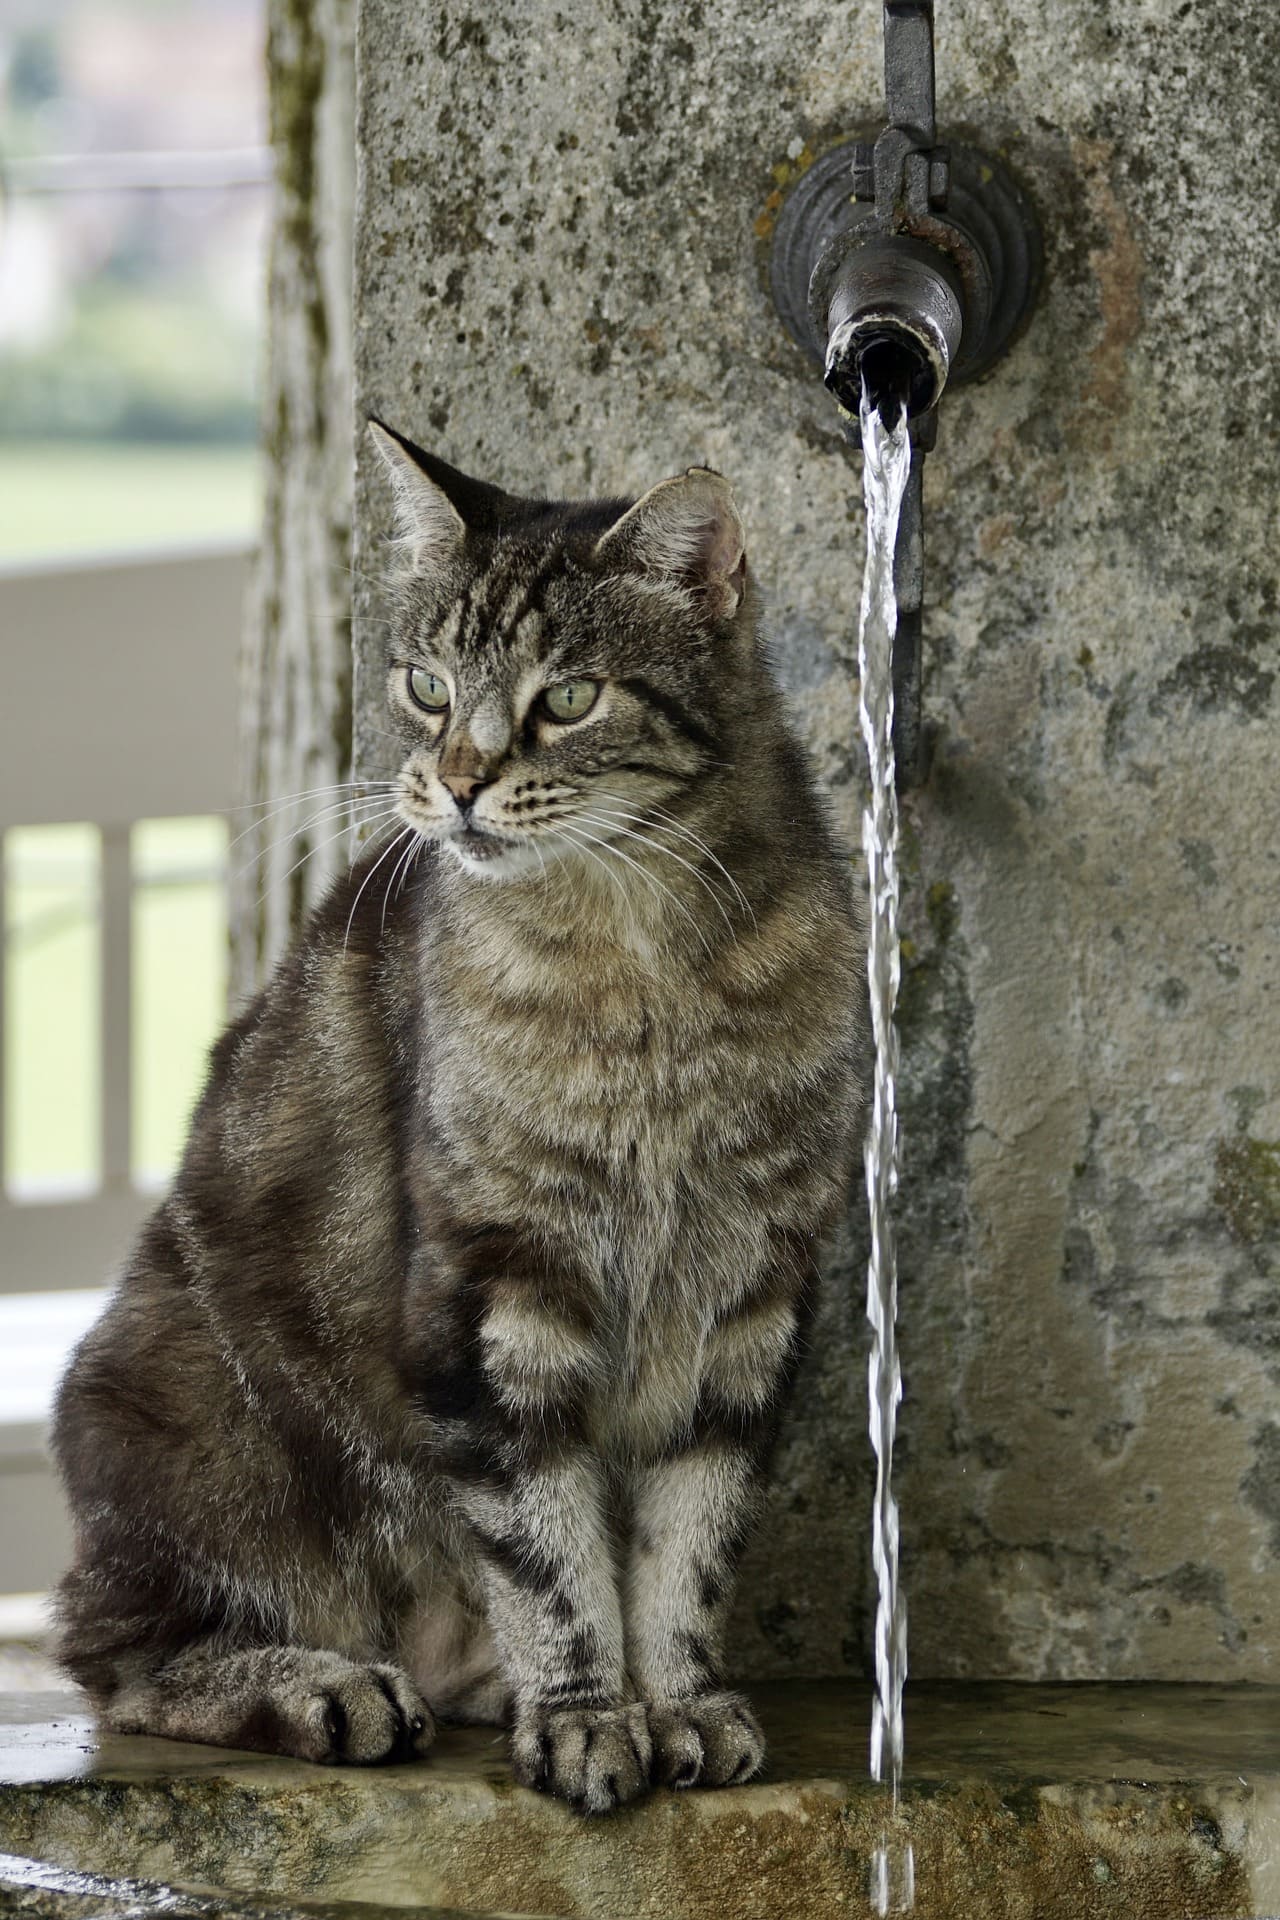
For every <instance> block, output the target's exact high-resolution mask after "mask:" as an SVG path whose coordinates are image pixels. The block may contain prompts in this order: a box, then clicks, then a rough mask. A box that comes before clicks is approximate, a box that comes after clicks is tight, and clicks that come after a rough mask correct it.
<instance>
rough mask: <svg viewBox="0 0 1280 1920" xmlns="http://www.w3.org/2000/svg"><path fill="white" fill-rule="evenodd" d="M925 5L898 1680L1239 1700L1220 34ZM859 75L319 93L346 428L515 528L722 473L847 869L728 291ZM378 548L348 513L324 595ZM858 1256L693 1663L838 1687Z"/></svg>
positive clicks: (1229, 233) (432, 38)
mask: <svg viewBox="0 0 1280 1920" xmlns="http://www.w3.org/2000/svg"><path fill="white" fill-rule="evenodd" d="M939 13H940V19H939V23H938V49H939V52H938V86H939V102H940V109H941V111H940V122H941V124H942V126H943V128H944V131H945V130H946V129H947V128H948V127H949V128H951V129H953V130H957V131H958V130H959V129H961V128H966V129H968V131H969V134H970V137H971V138H974V139H978V140H981V141H982V142H983V143H985V144H987V145H989V146H992V147H995V148H998V149H999V150H1000V151H1001V152H1002V153H1003V154H1005V155H1006V156H1007V158H1008V160H1009V162H1010V164H1011V165H1012V166H1013V167H1014V168H1015V170H1016V171H1017V172H1018V173H1019V174H1020V176H1021V177H1022V178H1023V180H1024V181H1025V183H1026V184H1027V186H1028V187H1029V189H1030V191H1031V193H1032V195H1033V197H1034V198H1035V200H1036V202H1037V203H1038V206H1039V208H1040V209H1041V212H1042V215H1043V219H1044V224H1045V230H1046V239H1047V251H1048V259H1047V283H1046V291H1045V297H1044V300H1043V303H1042V307H1041V310H1040V312H1039V313H1038V315H1037V317H1036V319H1035V321H1034V323H1033V325H1032V328H1031V330H1030V332H1029V333H1028V334H1027V336H1026V337H1025V339H1024V340H1023V341H1022V342H1021V343H1020V344H1019V345H1018V346H1017V348H1016V349H1015V351H1014V353H1013V355H1012V356H1011V358H1010V359H1009V360H1008V361H1007V362H1006V363H1005V364H1004V365H1003V366H1002V367H1001V368H1000V369H999V370H998V372H997V373H996V374H995V376H994V377H993V378H992V379H991V380H990V381H989V382H988V383H987V384H984V385H982V386H980V387H978V388H976V389H970V390H967V391H957V392H954V393H952V394H950V395H948V396H947V398H946V399H945V400H944V403H943V408H942V422H941V435H940V440H939V448H938V452H937V454H936V455H935V456H934V457H932V458H931V459H930V461H929V464H928V468H927V474H926V532H927V543H928V561H927V582H926V593H927V613H926V622H927V625H926V662H927V675H928V679H927V705H928V711H929V714H930V716H931V718H932V719H933V721H934V722H936V724H937V726H938V728H939V742H938V747H937V752H936V759H935V767H934V772H933V775H932V777H931V781H930V784H929V785H928V787H927V788H926V789H925V790H924V791H922V792H920V793H918V794H916V795H915V796H913V797H912V799H911V800H910V802H909V804H908V806H907V808H906V817H905V826H904V831H905V862H906V873H907V898H906V905H905V919H906V928H907V932H908V934H909V943H908V947H907V950H906V963H905V977H904V983H903V995H902V1028H903V1042H904V1069H903V1081H904V1086H903V1096H902V1106H903V1110H904V1124H905V1149H906V1159H905V1169H904V1181H903V1195H902V1269H903V1272H902V1346H903V1354H904V1368H905V1375H906V1392H907V1398H906V1403H905V1406H904V1409H903V1418H902V1445H901V1471H900V1492H901V1499H902V1510H903V1524H904V1553H905V1566H906V1577H907V1580H908V1588H909V1600H910V1608H911V1631H912V1660H913V1671H914V1672H916V1673H917V1674H921V1675H924V1674H928V1675H935V1676H963V1675H1006V1676H1012V1677H1017V1678H1027V1679H1030V1678H1033V1677H1079V1678H1090V1677H1096V1676H1102V1675H1108V1676H1112V1677H1131V1676H1139V1675H1145V1676H1151V1677H1167V1678H1191V1677H1198V1678H1202V1679H1215V1680H1216V1679H1247V1678H1253V1679H1261V1678H1265V1677H1267V1676H1272V1677H1274V1676H1275V1674H1276V1672H1277V1650H1278V1649H1280V1399H1278V1396H1277V1392H1276V1386H1277V1377H1278V1365H1280V1307H1278V1305H1277V1297H1276V1292H1275V1272H1276V1249H1277V1231H1278V1229H1280V1083H1278V1078H1277V1071H1276V1070H1277V1065H1278V1058H1277V1056H1278V1053H1280V1043H1278V1039H1277V1028H1278V1026H1280V1010H1278V1009H1277V1007H1276V1000H1277V971H1278V969H1277V943H1276V929H1277V924H1278V923H1280V887H1278V882H1277V844H1276V843H1277V834H1276V818H1277V798H1278V797H1280V796H1278V794H1277V780H1276V775H1275V764H1276V749H1275V742H1274V739H1273V735H1272V722H1273V716H1274V710H1275V690H1276V674H1277V646H1276V560H1275V554H1276V528H1275V495H1276V487H1275V466H1276V444H1275V404H1276V402H1275V384H1274V371H1273V368H1272V366H1271V364H1270V361H1269V352H1270V351H1271V350H1273V349H1274V337H1275V336H1274V328H1273V319H1272V316H1273V315H1274V313H1275V311H1276V308H1277V301H1278V296H1280V270H1278V268H1277V262H1276V251H1275V247H1274V241H1273V236H1272V234H1271V232H1270V231H1269V229H1268V226H1267V224H1266V219H1265V216H1266V213H1267V211H1268V201H1267V194H1268V191H1269V190H1268V188H1267V178H1268V176H1267V164H1268V163H1267V160H1266V157H1265V156H1266V153H1267V151H1268V150H1269V148H1270V147H1271V145H1272V144H1273V143H1274V139H1275V136H1276V132H1277V117H1278V116H1277V106H1276V100H1277V97H1278V94H1277V80H1278V78H1280V74H1278V72H1277V62H1276V58H1275V54H1274V48H1275V38H1274V31H1273V24H1272V22H1273V16H1272V12H1271V9H1270V6H1269V5H1267V4H1265V0H1242V4H1241V5H1240V6H1238V7H1236V8H1234V9H1232V12H1231V18H1230V20H1229V21H1227V20H1225V19H1223V18H1222V17H1220V16H1219V15H1217V14H1216V13H1215V11H1214V10H1213V9H1211V8H1205V7H1199V8H1194V7H1192V6H1190V5H1189V4H1175V0H1144V4H1142V5H1140V6H1121V5H1119V4H1116V0H1112V4H1110V5H1106V4H1103V5H1099V4H1097V0H1059V4H1057V5H1055V6H1054V7H1052V8H1050V9H1044V8H1042V7H1038V6H1033V5H1031V4H1030V0H954V3H953V4H946V5H944V6H942V7H941V8H940V9H939ZM880 58H881V53H880V13H879V8H878V7H876V6H875V5H873V4H870V3H868V4H866V5H864V6H862V7H860V8H856V9H855V8H847V7H845V8H837V7H829V6H820V5H817V4H815V0H796V3H795V4H793V5H791V6H788V7H785V8H779V7H774V6H771V5H770V6H766V5H764V4H762V0H734V4H732V5H730V4H728V0H614V3H613V4H610V5H604V4H599V0H578V4H576V5H574V6H573V7H571V8H564V9H561V8H558V7H557V6H555V5H552V4H550V3H549V0H528V4H527V5H525V6H524V7H522V8H520V9H511V10H506V11H505V12H499V11H494V10H491V9H488V8H480V7H478V6H477V7H475V8H474V9H473V10H472V11H471V12H470V13H468V12H467V11H466V10H465V8H464V7H462V6H448V7H446V6H443V5H441V4H438V3H436V4H424V0H364V9H363V20H362V27H361V40H360V45H359V51H358V64H359V81H360V97H359V121H358V138H359V149H360V159H361V181H360V189H359V202H358V213H357V275H356V314H355V322H356V331H355V366H356V382H357V399H358V406H359V408H361V409H363V410H365V411H376V412H378V413H379V414H381V415H382V416H383V417H384V418H386V419H388V420H390V421H391V422H392V423H394V424H396V425H398V426H399V427H401V428H402V429H404V430H405V431H407V432H409V433H410V434H411V435H413V436H414V437H415V438H417V439H419V440H421V441H422V442H423V443H424V444H425V445H427V446H429V447H432V448H434V449H435V450H436V451H437V452H439V453H440V454H442V455H443V456H444V457H445V458H447V459H449V460H452V461H454V462H456V463H458V464H459V465H461V466H463V467H464V468H466V469H468V470H469V471H472V472H475V473H477V474H479V475H481V476H483V477H485V478H488V479H491V480H495V481H498V482H500V483H501V484H503V485H505V486H507V487H510V488H512V489H515V490H520V489H528V490H530V491H538V490H547V491H551V492H562V493H569V494H572V493H578V492H582V491H601V492H603V491H618V490H631V491H638V490H640V489H643V488H644V487H646V486H648V485H649V484H650V483H652V482H653V481H655V480H656V479H658V478H660V477H661V476H663V475H665V474H668V473H671V472H674V471H678V470H679V469H681V468H683V467H684V466H686V465H687V464H689V463H691V462H695V461H700V462H708V463H710V464H712V465H714V466H717V467H719V468H721V469H722V470H723V471H724V472H726V473H727V474H729V475H730V477H731V478H732V479H733V480H734V482H735V484H736V486H737V489H738V492H739V496H740V499H741V503H742V507H743V511H744V515H745V518H746V521H747V524H748V527H749V529H750V530H751V535H752V538H753V546H754V562H755V566H756V569H757V572H758V575H759V577H760V579H761V581H762V582H763V584H764V587H765V589H766V592H767V596H768V603H769V621H770V628H771V632H772V634H773V638H774V641H775V644H776V649H777V656H778V662H779V667H780V670H781V674H782V678H783V680H784V682H785V684H786V687H787V689H788V692H789V694H790V697H791V699H792V701H793V704H794V707H795V711H796V713H797V715H798V717H799V719H800V721H801V723H802V724H803V727H804V729H805V731H806V732H807V734H808V736H809V739H810V741H811V743H812V746H813V750H814V753H815V755H816V758H817V761H818V764H819V766H820V769H821V771H822V773H823V775H824V776H825V779H826V780H827V782H828V784H829V786H830V788H831V790H832V793H833V795H834V797H835V800H836V804H837V808H838V811H839V815H840V818H841V820H842V822H843V824H844V825H845V827H846V828H847V829H848V830H849V831H850V834H851V835H852V834H853V832H854V825H855V819H856V807H857V805H858V801H859V787H860V767H859V760H858V755H857V752H856V750H855V747H854V744H853V743H854V740H855V735H856V728H855V721H854V690H853V685H852V677H851V659H852V656H853V623H854V616H855V609H856V605H857V596H858V589H859V579H860V568H861V551H860V546H861V533H860V519H861V509H860V503H859V479H858V473H857V465H856V461H855V459H854V458H853V457H852V456H851V455H850V454H849V452H848V451H847V450H846V449H845V447H844V446H843V445H842V443H841V440H840V438H839V435H838V431H837V424H836V419H835V417H834V413H833V409H832V407H831V406H830V404H829V403H828V401H827V398H826V396H825V395H824V393H823V391H822V389H821V386H820V384H819V382H818V380H817V378H816V377H815V375H814V373H813V372H812V370H811V369H810V368H809V367H808V366H807V365H806V364H805V363H804V362H803V361H802V359H801V358H800V356H799V355H798V354H797V352H796V351H795V349H794V348H792V346H791V345H790V344H789V342H788V340H787V338H786V337H785V335H784V334H783V332H782V329H781V327H780V325H779V324H778V321H777V319H776V317H775V315H774V312H773V310H772V307H771V304H770V301H769V298H768V296H767V294H766V292H765V290H764V286H763V281H762V263H763V260H764V258H765V255H766V253H767V242H768V235H769V231H770V228H771V224H772V221H773V218H774V216H775V213H776V209H777V206H778V204H779V196H780V195H782V194H785V192H786V190H787V187H788V185H789V184H790V182H791V181H792V180H793V179H794V178H795V177H796V174H797V172H798V171H799V170H801V169H802V168H803V167H804V166H805V165H806V164H807V163H808V160H809V158H810V156H812V155H813V154H815V153H817V152H818V151H820V150H821V149H822V148H823V146H824V145H825V144H827V143H829V142H830V141H831V140H832V139H833V138H836V137H839V136H840V135H841V134H842V133H844V132H846V131H847V130H848V129H849V128H850V127H851V126H852V125H854V124H855V123H857V122H860V121H864V120H866V119H867V118H868V117H870V118H875V117H876V116H877V115H878V114H879V111H880V102H881V98H882V90H881V73H880ZM384 511H385V502H384V500H383V498H382V493H381V490H380V487H379V485H378V483H377V482H376V480H375V478H374V476H373V475H372V473H371V472H370V471H368V470H367V469H366V471H365V473H364V476H363V482H362V488H361V491H360V493H359V500H358V508H357V536H358V547H357V563H358V566H359V567H360V569H361V570H362V571H364V572H370V573H372V572H376V570H377V568H378V566H379V553H380V548H379V542H380V538H381V536H382V535H383V534H384V533H385V530H386V529H385V524H384V518H383V516H384ZM359 586H360V593H361V595H362V596H363V603H364V604H363V610H364V611H365V612H366V613H372V612H373V611H374V610H375V602H374V598H373V596H372V590H371V589H370V587H369V586H368V585H367V583H364V582H360V583H359ZM369 638H370V644H369V645H368V646H367V647H362V648H360V649H359V650H358V657H357V714H356V738H357V765H358V766H359V767H360V768H361V769H362V770H364V771H369V770H371V769H373V768H375V767H376V766H377V765H378V764H379V761H380V758H381V752H380V750H381V748H382V746H383V744H384V741H383V738H382V737H381V736H380V735H379V733H378V731H377V729H378V728H379V726H380V725H381V720H380V717H379V711H378V709H379V700H380V684H379V673H378V670H377V666H376V652H377V650H376V645H375V644H374V643H375V642H376V638H377V634H376V630H373V629H370V631H369ZM863 1255H864V1244H863V1233H862V1227H861V1214H860V1209H859V1207H858V1206H857V1204H856V1203H855V1205H854V1208H853V1212H852V1216H851V1224H850V1228H849V1232H848V1234H847V1236H846V1241H845V1244H844V1245H843V1247H842V1248H841V1249H839V1250H838V1252H837V1256H836V1258H835V1260H834V1262H833V1269H832V1276H831V1285H830V1288H829V1293H828V1299H827V1305H826V1308H825V1312H824V1317H823V1320H822V1323H821V1326H820V1328H819V1332H818V1336H817V1338H816V1340H815V1343H814V1351H813V1353H812V1355H811V1358H810V1361H809V1364H808V1367H807V1371H806V1375H805V1379H804V1383H803V1387H802V1391H801V1394H800V1396H799V1400H798V1404H797V1407H796V1411H795V1414H794V1417H793V1418H792V1420H791V1423H790V1425H789V1428H788V1431H787V1436H786V1440H785V1443H784V1446H783V1449H782V1456H781V1462H780V1474H779V1480H778V1485H777V1489H776V1492H775V1495H774V1498H773V1503H772V1507H771V1510H770V1513H769V1517H768V1521H767V1524H766V1526H765V1528H764V1531H763V1534H762V1538H761V1543H760V1544H759V1546H758V1548H757V1549H756V1551H755V1553H754V1556H753V1558H752V1561H751V1564H750V1568H749V1573H748V1583H747V1589H746V1591H745V1593H744V1596H743V1601H742V1604H741V1607H740V1619H739V1636H738V1638H739V1646H740V1650H741V1660H742V1666H743V1668H744V1670H745V1671H747V1672H751V1673H762V1672H770V1673H802V1672H810V1673H821V1672H838V1671H841V1670H845V1669H851V1668H852V1669H857V1668H859V1667H861V1666H862V1665H863V1664H864V1662H865V1659H866V1651H867V1645H868V1637H869V1636H868V1624H869V1577H868V1564H867V1562H868V1553H867V1548H866V1544H865V1542H866V1535H867V1520H868V1506H869V1481H868V1470H867V1446H866V1442H865V1438H864V1426H865V1374H864V1365H865V1351H866V1339H865V1335H864V1332H863V1327H862V1318H861V1315H862V1300H861V1293H862V1278H861V1261H862V1258H863Z"/></svg>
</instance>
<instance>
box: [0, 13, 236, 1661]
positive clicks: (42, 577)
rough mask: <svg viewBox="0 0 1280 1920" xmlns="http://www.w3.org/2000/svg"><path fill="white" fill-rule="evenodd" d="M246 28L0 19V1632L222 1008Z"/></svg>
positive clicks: (138, 16)
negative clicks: (74, 1372) (81, 1386)
mask: <svg viewBox="0 0 1280 1920" xmlns="http://www.w3.org/2000/svg"><path fill="white" fill-rule="evenodd" d="M265 32H266V23H265V20H264V8H263V5H262V4H260V0H4V4H3V6H2V7H0V833H2V836H3V860H2V863H0V903H2V905H3V934H4V937H3V953H2V966H0V977H2V979H3V1020H2V1023H0V1024H2V1031H0V1080H2V1083H3V1087H2V1091H3V1101H2V1116H0V1138H2V1141H3V1192H2V1196H0V1634H2V1633H3V1631H4V1629H5V1625H6V1621H7V1622H8V1625H9V1626H10V1627H11V1628H13V1629H14V1630H18V1629H20V1628H22V1627H23V1626H24V1623H26V1622H27V1621H28V1619H29V1616H30V1615H31V1611H32V1609H31V1605H30V1604H29V1602H28V1600H27V1599H26V1598H23V1597H22V1596H29V1595H31V1594H34V1593H36V1592H38V1591H39V1590H40V1589H41V1588H43V1587H45V1586H47V1584H48V1583H49V1582H50V1581H51V1579H52V1578H53V1577H54V1575H55V1574H56V1572H57V1571H58V1568H59V1566H60V1564H61V1562H62V1560H63V1556H64V1554H65V1550H66V1543H65V1537H64V1532H63V1523H62V1518H61V1513H60V1510H59V1508H58V1503H57V1498H56V1494H55V1493H54V1490H53V1487H52V1482H51V1480H50V1477H49V1473H48V1467H47V1462H46V1459H45V1453H44V1437H45V1428H46V1424H47V1414H48V1407H49V1402H50V1398H51V1394H52V1391H53V1386H54V1383H55V1381H56V1378H57V1375H58V1373H59V1371H60V1370H61V1367H62V1365H63V1363H64V1359H65V1356H66V1354H67V1352H68V1351H69V1348H70V1346H71V1345H72V1344H73V1343H74V1341H75V1339H76V1338H77V1337H78V1336H79V1334H80V1332H81V1331H82V1330H83V1328H84V1327H85V1326H86V1325H87V1324H88V1323H89V1321H90V1320H91V1319H92V1317H93V1315H94V1314H95V1313H96V1312H97V1310H98V1308H99V1306H100V1304H101V1301H102V1298H103V1288H104V1286H105V1285H106V1283H107V1281H108V1279H109V1272H110V1265H111V1262H112V1260H113V1259H115V1258H118V1256H119V1254H120V1253H121V1252H122V1251H123V1248H124V1246H125V1244H126V1243H127V1240H128V1237H129V1235H130V1233H131V1232H132V1231H133V1230H134V1227H135V1226H136V1224H137V1222H138V1221H139V1220H140V1219H141V1218H142V1216H143V1215H144V1214H145V1212H146V1211H147V1210H148V1208H149V1207H150V1205H151V1204H153V1202H154V1195H155V1193H156V1192H157V1190H159V1189H160V1188H162V1187H163V1185H164V1183H165V1181H166V1180H167V1178H168V1176H169V1175H170V1173H171V1172H172V1170H173V1168H174V1166H175V1164H176V1160H177V1157H178V1155H179V1153H180V1150H181V1145H182V1140H183V1136H184V1133H185V1128H186V1123H187V1120H188V1117H189V1114H190V1110H191V1107H192V1104H193V1101H194V1099H195V1097H196V1095H197V1093H198V1090H199V1085H200V1080H201V1076H202V1072H203V1062H204V1056H205V1052H206V1049H207V1046H208V1044H209V1041H210V1039H211V1038H212V1036H213V1034H214V1033H215V1032H216V1030H217V1028H218V1027H219V1026H220V1025H221V1022H222V1019H223V1017H224V1014H225V1009H226V998H227V932H226V898H227V876H228V847H229V845H230V844H231V843H232V842H233V841H234V840H235V838H236V834H237V831H238V828H237V825H236V824H235V814H234V802H235V800H236V798H237V794H236V789H235V709H236V678H237V672H236V659H237V648H238V644H239V631H240V625H241V610H242V606H243V603H244V598H245V593H246V588H247V585H248V581H249V567H250V560H251V549H252V547H253V544H254V541H255V539H256V535H257V530H258V527H259V525H260V519H261V501H260V486H259V452H258V442H259V429H258V417H259V383H260V367H261V359H262V356H261V352H260V334H261V328H262V316H263V313H264V311H265V299H264V289H265V278H266V260H265V247H266V236H267V230H268V221H269V212H270V196H271V175H272V166H271V157H270V150H269V147H268V142H267V129H266V102H265V79H264V74H265V66H264V59H263V47H264V39H265ZM232 860H233V861H234V854H233V855H232ZM14 1595H17V1596H19V1597H18V1599H16V1600H15V1599H13V1598H11V1597H10V1598H6V1596H14ZM6 1608H7V1611H6Z"/></svg>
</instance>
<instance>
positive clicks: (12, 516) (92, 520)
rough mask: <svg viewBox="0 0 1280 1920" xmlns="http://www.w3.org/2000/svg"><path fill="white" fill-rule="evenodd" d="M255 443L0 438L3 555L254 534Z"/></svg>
mask: <svg viewBox="0 0 1280 1920" xmlns="http://www.w3.org/2000/svg"><path fill="white" fill-rule="evenodd" d="M259 510H260V481H259V462H258V453H257V450H256V448H253V447H235V446H230V447H229V446H207V447H200V446H185V447H184V446H159V445H156V446H142V445H131V444H128V443H125V442H120V443H116V442H112V441H101V442H91V441H73V440H67V441H46V442H34V441H33V442H26V441H13V440H11V441H7V442H0V561H10V562H12V561H27V560H48V559H53V558H59V557H65V556H71V555H74V554H89V553H93V554H97V553H110V552H113V551H120V550H124V549H127V548H131V547H134V548H136V547H166V546H179V545H184V544H200V543H203V542H205V541H213V540H244V541H246V542H250V541H252V540H254V539H255V538H256V536H257V532H258V518H259Z"/></svg>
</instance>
